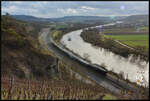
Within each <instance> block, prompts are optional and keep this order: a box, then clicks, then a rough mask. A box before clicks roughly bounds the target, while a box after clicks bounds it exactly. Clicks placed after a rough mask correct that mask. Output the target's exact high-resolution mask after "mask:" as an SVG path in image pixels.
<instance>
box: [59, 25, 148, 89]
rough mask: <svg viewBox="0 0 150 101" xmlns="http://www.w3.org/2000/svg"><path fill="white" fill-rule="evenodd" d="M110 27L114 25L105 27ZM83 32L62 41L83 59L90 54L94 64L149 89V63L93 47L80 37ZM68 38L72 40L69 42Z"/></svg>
mask: <svg viewBox="0 0 150 101" xmlns="http://www.w3.org/2000/svg"><path fill="white" fill-rule="evenodd" d="M109 25H113V24H107V25H103V26H109ZM81 32H82V29H81V30H76V31H72V32H70V33H67V34H66V35H64V36H63V38H62V39H61V43H62V44H63V45H65V47H67V48H69V49H70V50H71V51H73V52H74V53H77V54H78V55H80V56H81V57H83V58H85V56H86V57H87V55H85V54H88V59H89V60H90V61H91V63H92V64H98V65H105V68H106V69H107V70H112V71H113V72H115V73H118V74H119V73H122V74H123V76H124V78H125V79H126V78H128V79H129V80H130V81H132V82H136V83H137V84H139V85H142V86H146V87H149V62H145V61H141V60H140V59H139V58H138V59H137V60H136V61H134V62H133V61H132V60H133V58H132V56H130V57H129V58H124V57H121V56H119V55H116V54H114V53H112V52H111V51H107V50H105V49H104V48H101V47H95V46H92V45H91V44H90V43H87V42H85V41H84V40H83V39H82V38H81V37H80V34H81ZM68 38H71V40H70V41H69V40H68Z"/></svg>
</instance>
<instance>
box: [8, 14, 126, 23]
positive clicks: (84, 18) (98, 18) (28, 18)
mask: <svg viewBox="0 0 150 101" xmlns="http://www.w3.org/2000/svg"><path fill="white" fill-rule="evenodd" d="M11 16H12V17H14V18H15V19H18V20H23V21H34V22H35V21H36V22H41V21H42V22H88V23H89V22H92V21H95V22H96V21H106V22H110V21H113V20H114V19H113V20H112V19H111V18H110V17H106V16H65V17H61V18H38V17H34V16H29V15H11ZM121 18H123V17H115V20H118V19H121Z"/></svg>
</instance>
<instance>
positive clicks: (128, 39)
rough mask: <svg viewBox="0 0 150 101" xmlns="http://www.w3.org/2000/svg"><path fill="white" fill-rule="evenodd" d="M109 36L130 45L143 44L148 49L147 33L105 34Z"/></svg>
mask: <svg viewBox="0 0 150 101" xmlns="http://www.w3.org/2000/svg"><path fill="white" fill-rule="evenodd" d="M105 36H107V37H109V38H112V39H115V40H119V41H121V42H122V43H124V44H127V45H129V46H131V47H135V46H145V47H146V48H147V49H148V37H149V36H148V35H105Z"/></svg>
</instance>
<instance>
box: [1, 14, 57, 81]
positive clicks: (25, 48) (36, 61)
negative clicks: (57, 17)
mask: <svg viewBox="0 0 150 101" xmlns="http://www.w3.org/2000/svg"><path fill="white" fill-rule="evenodd" d="M1 20H2V23H1V26H2V27H1V28H2V33H1V37H2V41H1V42H2V43H1V45H2V47H1V54H2V57H1V59H2V60H1V74H2V75H7V76H15V77H19V78H30V79H31V78H36V79H40V78H45V79H48V78H50V77H51V76H52V75H51V74H50V73H49V72H48V71H47V68H51V65H52V64H53V63H54V61H55V58H54V57H51V56H49V55H44V54H42V53H41V52H40V48H39V44H38V40H37V39H36V37H35V36H38V35H35V34H38V33H36V32H37V29H39V28H40V27H42V26H38V27H37V26H35V25H32V24H28V23H27V22H23V21H18V20H15V19H13V18H11V17H10V16H2V19H1Z"/></svg>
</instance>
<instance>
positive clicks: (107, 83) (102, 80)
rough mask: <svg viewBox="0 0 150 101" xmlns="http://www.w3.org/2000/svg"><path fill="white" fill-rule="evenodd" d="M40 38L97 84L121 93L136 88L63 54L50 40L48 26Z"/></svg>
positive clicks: (60, 56) (61, 57) (50, 48)
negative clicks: (116, 80)
mask: <svg viewBox="0 0 150 101" xmlns="http://www.w3.org/2000/svg"><path fill="white" fill-rule="evenodd" d="M41 35H42V39H43V41H44V42H45V44H46V46H47V48H48V49H49V50H50V51H51V52H53V53H54V54H55V55H56V56H57V57H58V58H59V59H61V60H63V61H65V63H67V64H68V65H70V66H76V68H77V69H78V70H80V71H81V72H82V73H83V74H84V75H86V76H88V77H89V78H90V79H91V80H93V81H94V82H96V83H97V84H99V85H101V86H103V87H104V88H107V89H109V90H110V91H112V92H114V93H115V94H121V90H124V91H128V90H131V89H133V90H134V91H137V92H138V90H137V89H136V88H135V87H133V86H131V85H129V84H127V83H125V82H121V81H120V82H115V81H114V80H113V79H111V77H109V76H108V75H103V74H101V73H99V72H98V71H94V70H93V69H91V68H89V67H86V66H85V65H84V64H80V63H78V62H77V61H76V60H73V59H72V58H70V57H68V55H66V54H64V53H63V52H62V51H61V50H59V49H58V48H56V47H55V46H54V45H53V44H52V43H51V40H50V34H49V28H45V29H43V32H42V33H41ZM132 97H133V99H136V97H135V96H132Z"/></svg>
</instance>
